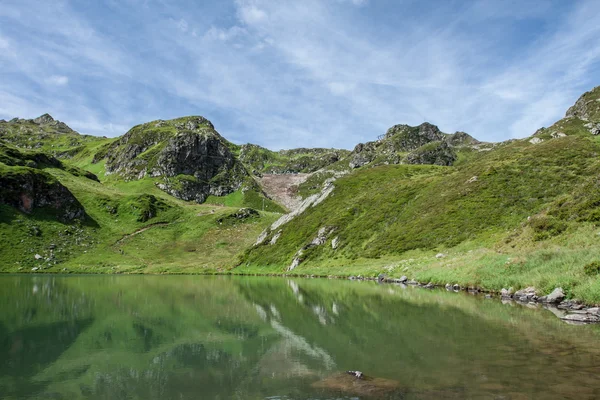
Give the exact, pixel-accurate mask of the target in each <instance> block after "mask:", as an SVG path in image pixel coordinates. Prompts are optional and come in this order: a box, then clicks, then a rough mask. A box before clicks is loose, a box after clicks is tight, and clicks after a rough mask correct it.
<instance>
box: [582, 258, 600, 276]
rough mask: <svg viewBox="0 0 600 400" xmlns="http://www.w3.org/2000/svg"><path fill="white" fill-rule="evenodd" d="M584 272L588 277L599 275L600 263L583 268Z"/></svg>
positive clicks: (594, 262) (592, 263)
mask: <svg viewBox="0 0 600 400" xmlns="http://www.w3.org/2000/svg"><path fill="white" fill-rule="evenodd" d="M583 272H585V274H586V275H598V274H600V261H593V262H591V263H589V264H587V265H586V266H584V267H583Z"/></svg>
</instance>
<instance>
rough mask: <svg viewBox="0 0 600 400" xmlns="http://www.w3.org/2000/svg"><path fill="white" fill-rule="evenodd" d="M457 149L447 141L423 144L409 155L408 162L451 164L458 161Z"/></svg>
mask: <svg viewBox="0 0 600 400" xmlns="http://www.w3.org/2000/svg"><path fill="white" fill-rule="evenodd" d="M456 158H457V156H456V151H454V149H453V148H452V147H450V145H449V144H448V143H447V142H445V141H437V142H431V143H429V144H427V145H424V146H421V147H420V148H418V149H416V150H415V151H413V152H412V153H410V154H409V155H408V156H406V162H407V163H408V164H430V165H443V166H449V165H452V164H453V163H454V161H456Z"/></svg>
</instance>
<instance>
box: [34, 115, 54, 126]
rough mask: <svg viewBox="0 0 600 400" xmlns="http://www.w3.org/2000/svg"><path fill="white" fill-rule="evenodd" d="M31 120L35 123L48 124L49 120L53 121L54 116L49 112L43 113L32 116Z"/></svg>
mask: <svg viewBox="0 0 600 400" xmlns="http://www.w3.org/2000/svg"><path fill="white" fill-rule="evenodd" d="M33 122H35V123H36V124H49V123H50V122H54V118H52V116H51V115H50V114H44V115H40V116H39V117H37V118H34V119H33Z"/></svg>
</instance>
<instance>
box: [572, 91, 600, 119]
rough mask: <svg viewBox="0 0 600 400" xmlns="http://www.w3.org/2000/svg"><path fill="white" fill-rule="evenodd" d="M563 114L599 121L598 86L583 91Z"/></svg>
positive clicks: (599, 99) (599, 98)
mask: <svg viewBox="0 0 600 400" xmlns="http://www.w3.org/2000/svg"><path fill="white" fill-rule="evenodd" d="M565 116H566V117H567V118H569V117H575V118H579V119H581V120H583V121H593V122H600V86H597V87H595V88H594V89H592V90H590V91H589V92H586V93H584V94H583V95H582V96H581V97H580V98H579V99H578V100H577V101H576V102H575V104H574V105H573V106H572V107H570V108H569V109H568V110H567V113H566V115H565Z"/></svg>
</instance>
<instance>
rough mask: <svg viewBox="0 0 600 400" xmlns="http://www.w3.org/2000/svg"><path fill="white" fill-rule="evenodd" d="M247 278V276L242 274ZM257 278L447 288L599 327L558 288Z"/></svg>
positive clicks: (590, 311)
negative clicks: (546, 291) (545, 291)
mask: <svg viewBox="0 0 600 400" xmlns="http://www.w3.org/2000/svg"><path fill="white" fill-rule="evenodd" d="M240 275H246V274H240ZM248 275H256V276H283V277H298V278H327V279H348V280H351V281H377V282H379V283H381V284H395V285H400V286H403V287H408V286H413V287H418V288H423V289H441V288H445V289H446V290H447V291H452V292H456V293H459V292H466V293H469V294H472V295H482V296H485V298H487V299H498V300H500V301H502V303H504V304H510V303H514V304H519V305H522V306H527V307H532V308H538V307H543V308H544V309H546V310H548V311H550V312H552V313H553V314H554V315H555V316H557V317H558V318H560V319H561V320H563V321H564V322H566V323H568V324H573V325H580V324H594V323H600V307H599V306H596V305H586V304H583V303H581V302H579V301H577V300H567V299H566V294H565V293H564V291H563V289H562V288H555V289H554V290H553V291H552V292H551V293H549V294H547V295H539V294H538V291H537V289H536V288H534V287H532V286H530V287H527V288H525V289H520V290H517V291H514V289H513V288H509V289H506V288H503V289H502V290H500V292H497V291H493V290H488V289H483V288H479V287H474V286H461V285H459V284H456V283H455V284H450V283H447V284H446V285H444V286H442V285H436V284H434V283H432V282H428V283H423V282H417V281H416V280H414V279H409V278H408V277H406V276H402V277H400V278H389V277H387V276H385V275H384V274H380V275H379V276H376V277H372V276H362V275H356V276H354V275H351V276H338V275H298V274H283V275H279V274H248Z"/></svg>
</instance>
